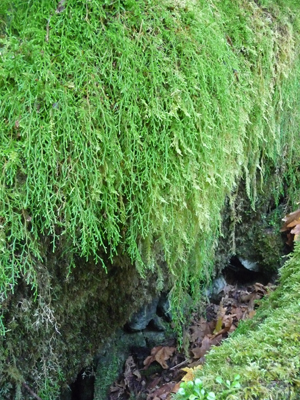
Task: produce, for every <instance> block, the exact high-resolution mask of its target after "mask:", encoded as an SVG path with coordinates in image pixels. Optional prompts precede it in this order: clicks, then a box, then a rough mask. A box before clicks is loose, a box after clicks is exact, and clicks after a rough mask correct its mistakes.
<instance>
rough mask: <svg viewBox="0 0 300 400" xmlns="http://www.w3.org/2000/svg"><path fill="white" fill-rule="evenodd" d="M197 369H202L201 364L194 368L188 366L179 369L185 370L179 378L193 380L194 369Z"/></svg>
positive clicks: (185, 380)
mask: <svg viewBox="0 0 300 400" xmlns="http://www.w3.org/2000/svg"><path fill="white" fill-rule="evenodd" d="M199 369H202V365H198V366H197V367H194V368H188V367H186V368H182V369H181V371H184V372H186V374H185V375H184V377H183V378H182V379H181V380H182V381H183V382H187V381H193V380H194V379H195V371H196V370H199Z"/></svg>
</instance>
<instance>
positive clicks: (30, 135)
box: [0, 0, 300, 400]
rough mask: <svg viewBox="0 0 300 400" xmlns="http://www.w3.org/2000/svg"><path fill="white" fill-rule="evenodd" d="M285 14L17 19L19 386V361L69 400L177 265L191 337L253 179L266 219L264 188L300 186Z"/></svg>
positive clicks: (8, 57) (4, 60)
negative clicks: (189, 302) (226, 220)
mask: <svg viewBox="0 0 300 400" xmlns="http://www.w3.org/2000/svg"><path fill="white" fill-rule="evenodd" d="M269 3H270V2H269ZM277 3H278V4H279V2H277V1H276V2H275V1H274V2H272V3H270V4H269V6H268V7H269V8H268V9H265V8H263V7H261V6H260V5H258V4H257V2H254V1H248V0H247V1H246V0H234V1H224V0H222V1H221V0H215V1H214V2H212V1H210V2H207V1H206V0H199V1H197V2H189V3H185V2H177V1H175V0H174V1H163V2H161V1H158V0H152V1H150V0H147V1H142V0H137V1H131V0H124V1H117V2H111V3H110V2H108V1H105V2H104V1H98V0H91V1H89V2H86V1H78V0H68V1H67V2H66V3H65V6H64V7H65V9H63V10H58V9H57V1H54V0H41V1H39V2H36V1H31V0H30V1H27V2H24V1H23V0H16V1H14V2H11V1H9V0H2V1H1V3H0V21H1V22H0V30H1V35H0V53H1V55H0V102H1V108H0V131H1V135H0V167H1V171H2V173H1V174H0V212H1V214H0V255H1V261H0V262H1V264H0V288H1V293H3V299H2V298H1V304H2V311H3V315H4V325H5V326H6V327H7V329H8V330H9V329H11V331H10V332H8V333H7V336H6V338H5V339H4V338H3V339H2V341H3V342H2V343H3V348H4V350H3V351H5V352H8V355H7V357H8V361H7V357H6V358H5V357H4V356H1V358H0V361H1V363H2V365H0V368H2V370H3V371H4V375H1V376H5V379H6V377H7V375H5V374H6V372H5V371H7V364H8V363H10V364H12V365H14V363H13V358H14V357H15V358H16V362H17V365H16V368H17V369H18V370H20V371H26V377H29V382H30V383H31V384H33V385H34V387H35V388H36V389H37V390H41V388H42V386H43V385H44V383H45V382H48V380H47V379H48V378H49V376H48V375H47V374H48V372H49V371H50V372H49V374H50V375H51V377H50V378H51V379H53V390H54V392H55V390H56V387H57V380H55V379H54V378H53V375H52V373H53V374H54V372H53V371H57V369H58V368H59V367H61V370H62V371H63V375H64V377H65V379H67V380H70V379H71V378H74V377H75V376H74V371H76V369H77V370H78V369H80V367H82V366H85V365H86V363H89V362H90V360H91V358H92V353H93V351H95V350H96V347H97V345H96V342H97V340H99V332H101V335H103V337H101V339H100V342H101V340H102V341H104V340H105V337H106V335H109V334H110V332H113V331H114V329H115V328H116V327H117V326H120V325H121V324H122V323H123V322H125V321H126V318H127V316H128V314H129V313H130V312H129V311H130V310H128V309H127V308H126V306H125V304H126V301H128V299H129V301H131V302H132V304H133V305H134V306H133V308H134V307H137V305H138V303H139V302H140V299H141V297H142V293H143V294H145V293H144V292H146V289H145V290H144V286H143V287H142V288H140V289H139V278H140V277H141V276H142V277H145V276H146V277H147V279H148V277H149V274H150V276H151V277H152V278H151V279H150V282H149V285H150V286H151V288H152V290H154V291H155V287H158V288H160V289H161V288H162V282H164V276H163V274H162V273H161V268H162V267H161V266H162V265H164V266H167V267H168V269H169V277H168V278H170V279H171V280H172V281H173V287H174V288H173V292H172V293H173V307H174V308H176V310H178V312H177V311H176V312H175V315H176V316H177V323H179V322H180V321H181V320H183V319H184V318H185V315H184V311H183V310H184V306H183V305H182V299H183V298H184V297H185V293H186V292H187V291H189V292H190V293H191V294H192V295H193V296H194V297H197V295H199V290H198V288H199V281H200V282H204V281H207V280H209V279H210V278H211V275H212V272H213V269H214V264H213V251H214V248H215V246H216V244H217V237H218V231H219V227H220V222H221V210H222V209H223V205H224V201H225V199H226V196H230V195H231V193H232V191H233V190H234V189H235V188H236V186H237V184H238V182H239V180H240V179H241V177H244V179H245V185H246V190H247V194H248V196H249V198H250V199H251V201H252V205H254V204H255V199H256V194H257V186H258V185H257V176H258V171H259V173H260V175H261V179H260V182H263V178H264V177H265V176H266V175H268V174H270V171H274V170H275V171H276V174H277V176H278V182H279V183H280V184H281V182H282V177H284V179H285V180H284V181H283V182H285V183H286V182H287V183H289V184H290V185H289V186H290V187H294V188H295V187H297V186H298V185H297V182H298V177H297V174H296V171H297V168H298V167H299V162H298V154H299V134H298V125H297V124H298V122H299V112H298V111H297V110H298V107H297V105H298V104H299V97H298V98H297V95H299V76H300V75H299V69H297V68H298V67H296V65H297V62H298V60H299V59H298V47H299V21H298V20H297V15H296V13H295V9H291V10H290V9H289V8H287V7H286V6H283V5H281V6H277ZM56 11H57V12H56ZM296 11H297V10H296ZM298 11H299V10H298ZM291 183H292V184H291ZM280 190H283V189H282V187H281V186H280ZM291 193H292V192H291ZM293 193H294V192H293ZM290 197H291V198H292V194H290ZM85 260H86V261H85ZM123 260H125V261H124V263H123ZM73 266H76V268H75V269H74V270H72V267H73ZM102 267H104V268H102ZM156 271H158V272H156ZM69 272H72V273H69ZM143 284H144V285H146V286H147V284H148V283H147V280H144V283H143ZM13 291H15V295H14V294H13ZM99 293H101V294H100V295H99ZM102 293H103V294H102ZM114 293H121V295H120V297H119V298H117V299H116V298H115V297H114V296H112V295H111V294H114ZM102 296H103V297H102ZM70 299H72V301H69V300H70ZM34 300H35V301H34ZM125 300H126V301H125ZM52 311H53V312H52ZM111 315H113V320H112V321H111V324H109V323H108V322H107V321H110V317H111ZM1 326H2V325H1ZM56 328H57V330H58V331H59V330H61V334H62V338H60V336H59V334H58V333H57V330H56ZM52 335H54V336H53V338H54V339H53V340H52V341H51V340H50V339H51V338H52ZM23 337H26V340H24V341H23V342H22V343H23V346H20V345H19V343H20V338H23ZM87 337H88V338H89V339H88V340H87V339H86V338H87ZM52 345H53V347H51V346H52ZM53 349H54V350H53ZM52 350H53V353H51V351H52ZM49 354H51V357H49ZM62 355H63V356H62ZM47 357H48V358H47ZM45 360H48V361H45ZM70 360H71V361H70ZM45 363H46V364H45ZM47 363H48V364H47ZM45 365H46V366H47V368H46V369H45ZM51 371H52V372H51ZM26 379H27V378H26ZM12 381H13V379H12ZM9 384H10V383H9ZM9 384H8V383H7V382H4V383H3V385H9ZM13 384H14V385H16V382H15V381H13ZM47 385H48V383H47ZM0 386H1V385H0ZM48 386H49V385H48ZM3 387H6V388H9V386H3ZM1 390H2V389H1ZM3 390H4V389H3ZM5 390H9V389H5ZM47 390H48V389H47ZM49 390H50V389H49ZM49 396H50V395H49ZM47 400H48V399H47Z"/></svg>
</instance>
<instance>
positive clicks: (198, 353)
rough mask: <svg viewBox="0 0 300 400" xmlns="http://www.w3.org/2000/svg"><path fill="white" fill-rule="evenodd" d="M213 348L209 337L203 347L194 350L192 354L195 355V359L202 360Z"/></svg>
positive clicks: (204, 339) (205, 338)
mask: <svg viewBox="0 0 300 400" xmlns="http://www.w3.org/2000/svg"><path fill="white" fill-rule="evenodd" d="M210 348H211V338H210V337H209V336H208V335H207V336H205V337H204V338H203V340H202V344H201V347H196V348H195V349H192V350H191V352H192V353H193V358H195V359H197V358H201V357H203V356H204V354H205V353H207V351H208V350H209V349H210Z"/></svg>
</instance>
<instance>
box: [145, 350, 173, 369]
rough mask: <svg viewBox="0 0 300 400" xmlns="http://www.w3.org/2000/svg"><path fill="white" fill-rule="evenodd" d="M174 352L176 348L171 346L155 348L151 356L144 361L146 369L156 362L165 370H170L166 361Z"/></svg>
mask: <svg viewBox="0 0 300 400" xmlns="http://www.w3.org/2000/svg"><path fill="white" fill-rule="evenodd" d="M174 351H175V347H169V346H157V347H153V349H152V350H151V355H150V356H148V357H147V358H146V359H145V360H144V365H145V369H147V368H148V367H149V365H150V364H152V363H153V362H154V361H157V362H158V363H159V364H160V365H161V366H162V367H163V369H168V368H169V366H168V364H167V363H166V361H167V360H169V358H170V357H171V356H172V354H173V353H174Z"/></svg>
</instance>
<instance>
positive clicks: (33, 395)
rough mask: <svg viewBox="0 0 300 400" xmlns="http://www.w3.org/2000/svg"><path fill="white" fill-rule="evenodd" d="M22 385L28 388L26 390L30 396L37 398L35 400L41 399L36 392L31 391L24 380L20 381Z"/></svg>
mask: <svg viewBox="0 0 300 400" xmlns="http://www.w3.org/2000/svg"><path fill="white" fill-rule="evenodd" d="M22 386H23V387H24V388H25V389H27V390H28V392H29V393H30V394H31V396H32V397H34V398H35V399H37V400H42V399H41V398H40V396H38V395H37V394H36V393H34V391H33V390H32V389H30V387H29V386H28V385H27V384H26V383H25V382H23V383H22Z"/></svg>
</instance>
